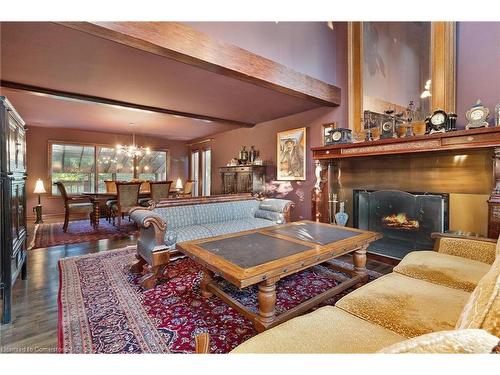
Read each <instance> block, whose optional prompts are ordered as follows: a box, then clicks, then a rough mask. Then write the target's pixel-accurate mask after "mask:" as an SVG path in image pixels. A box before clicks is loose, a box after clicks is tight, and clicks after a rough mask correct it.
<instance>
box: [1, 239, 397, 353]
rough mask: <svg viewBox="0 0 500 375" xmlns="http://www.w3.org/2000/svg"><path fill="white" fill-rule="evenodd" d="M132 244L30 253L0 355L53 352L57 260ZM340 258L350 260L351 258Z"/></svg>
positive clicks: (383, 268)
mask: <svg viewBox="0 0 500 375" xmlns="http://www.w3.org/2000/svg"><path fill="white" fill-rule="evenodd" d="M131 244H135V238H134V237H133V236H131V237H129V238H127V239H121V240H101V241H94V242H84V243H78V244H70V245H61V246H54V247H48V248H44V249H35V250H30V251H29V253H28V280H25V281H23V280H20V279H19V280H17V282H16V284H15V286H14V289H13V309H12V317H13V318H12V323H10V324H6V325H2V326H0V352H15V353H18V352H21V353H22V352H43V353H51V352H56V350H57V318H58V306H57V293H58V288H59V274H58V268H57V262H58V260H59V259H61V258H66V257H71V256H76V255H84V254H90V253H96V252H100V251H107V250H111V249H118V248H122V247H125V246H127V245H131ZM340 259H342V260H344V261H349V262H350V261H351V257H350V256H344V257H342V258H340ZM367 267H368V268H369V269H371V270H374V271H377V272H381V273H389V272H391V271H392V266H389V265H387V264H384V263H380V262H378V261H375V260H370V259H369V260H368V264H367Z"/></svg>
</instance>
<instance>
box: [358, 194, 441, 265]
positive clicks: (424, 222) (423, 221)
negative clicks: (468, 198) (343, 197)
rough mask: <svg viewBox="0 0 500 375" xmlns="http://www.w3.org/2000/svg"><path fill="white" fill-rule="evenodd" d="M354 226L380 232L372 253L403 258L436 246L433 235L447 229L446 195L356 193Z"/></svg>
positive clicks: (372, 246)
mask: <svg viewBox="0 0 500 375" xmlns="http://www.w3.org/2000/svg"><path fill="white" fill-rule="evenodd" d="M353 195H354V197H353V198H354V199H353V203H354V206H353V223H354V227H356V228H360V229H367V230H372V231H374V232H379V233H381V234H382V235H383V238H381V239H380V240H377V241H375V242H372V243H371V245H370V246H369V247H368V251H369V252H370V253H374V254H378V255H383V256H386V257H390V258H395V259H401V258H403V257H404V256H405V255H406V254H408V253H409V252H412V251H415V250H430V249H432V247H433V240H432V239H431V233H432V232H445V231H447V230H448V202H449V195H448V194H446V193H416V192H405V191H399V190H354V192H353Z"/></svg>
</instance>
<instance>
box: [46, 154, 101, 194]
mask: <svg viewBox="0 0 500 375" xmlns="http://www.w3.org/2000/svg"><path fill="white" fill-rule="evenodd" d="M94 153H95V147H94V146H82V145H69V144H52V149H51V175H52V176H51V177H52V194H55V195H58V194H59V191H58V189H57V186H54V185H53V183H54V182H57V181H60V182H63V183H64V186H65V187H66V190H67V192H68V194H80V193H82V192H84V191H93V190H94V184H95V163H94Z"/></svg>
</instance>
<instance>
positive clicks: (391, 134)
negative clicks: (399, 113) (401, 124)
mask: <svg viewBox="0 0 500 375" xmlns="http://www.w3.org/2000/svg"><path fill="white" fill-rule="evenodd" d="M384 113H385V114H386V115H387V116H388V117H389V118H390V120H387V121H384V122H382V126H381V129H380V138H381V139H387V138H397V137H398V133H397V132H396V118H395V117H393V116H392V115H393V114H394V111H393V110H387V111H385V112H384Z"/></svg>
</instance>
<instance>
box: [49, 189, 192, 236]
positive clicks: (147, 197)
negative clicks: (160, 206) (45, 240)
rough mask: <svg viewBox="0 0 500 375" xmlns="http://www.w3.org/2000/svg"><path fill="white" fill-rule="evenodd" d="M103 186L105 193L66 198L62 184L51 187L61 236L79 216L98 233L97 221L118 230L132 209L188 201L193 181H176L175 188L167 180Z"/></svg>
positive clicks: (84, 192)
mask: <svg viewBox="0 0 500 375" xmlns="http://www.w3.org/2000/svg"><path fill="white" fill-rule="evenodd" d="M104 184H105V191H83V192H82V193H81V194H78V195H74V194H68V191H67V189H66V186H65V184H64V182H61V181H58V182H55V183H54V185H55V186H56V187H57V189H58V191H59V193H60V196H61V198H62V199H63V201H64V224H63V231H64V232H66V231H67V229H68V225H69V222H70V220H71V218H72V217H73V216H76V215H78V216H80V217H81V215H82V214H83V215H85V216H87V217H88V219H89V225H90V226H91V227H92V228H94V230H98V229H99V222H100V219H101V218H104V219H105V220H106V221H107V222H108V223H111V224H112V225H113V226H115V227H116V228H117V229H119V228H120V227H121V226H122V221H123V220H125V219H126V218H127V217H128V212H129V210H130V209H131V208H132V207H137V206H142V207H149V206H151V205H154V204H155V202H159V201H162V200H166V199H179V198H189V197H192V195H193V184H194V181H192V180H187V181H186V182H185V183H184V185H182V182H181V181H180V179H178V180H177V181H176V183H175V184H174V183H173V181H169V180H166V181H151V180H139V179H132V180H128V181H126V180H119V181H117V180H104ZM128 220H129V221H130V218H128Z"/></svg>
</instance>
